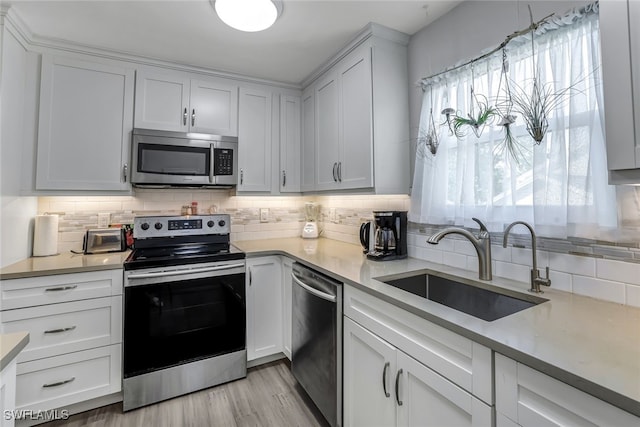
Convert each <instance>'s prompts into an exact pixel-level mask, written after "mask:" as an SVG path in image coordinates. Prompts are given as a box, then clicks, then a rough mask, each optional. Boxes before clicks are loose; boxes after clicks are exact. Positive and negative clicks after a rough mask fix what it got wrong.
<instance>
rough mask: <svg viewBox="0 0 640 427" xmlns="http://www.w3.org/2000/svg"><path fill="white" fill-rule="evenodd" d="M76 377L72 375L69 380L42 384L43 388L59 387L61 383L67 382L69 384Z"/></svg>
mask: <svg viewBox="0 0 640 427" xmlns="http://www.w3.org/2000/svg"><path fill="white" fill-rule="evenodd" d="M75 379H76V377H71V378H69V379H68V380H64V381H58V382H57V383H49V384H42V387H43V388H47V387H58V386H60V385H65V384H69V383H70V382H72V381H75Z"/></svg>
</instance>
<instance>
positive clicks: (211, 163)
mask: <svg viewBox="0 0 640 427" xmlns="http://www.w3.org/2000/svg"><path fill="white" fill-rule="evenodd" d="M209 147H210V150H211V157H210V160H209V184H213V178H214V177H213V172H214V169H215V164H216V158H215V153H216V150H215V148H216V147H215V144H214V143H213V142H212V143H211V145H210V146H209Z"/></svg>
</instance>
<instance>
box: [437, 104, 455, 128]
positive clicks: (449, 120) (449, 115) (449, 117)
mask: <svg viewBox="0 0 640 427" xmlns="http://www.w3.org/2000/svg"><path fill="white" fill-rule="evenodd" d="M440 114H442V115H443V116H444V117H445V119H444V122H443V123H442V124H443V125H445V124H446V125H447V127H448V128H449V135H453V134H454V131H453V118H454V117H455V114H456V110H454V109H453V108H451V107H447V108H445V109H444V110H442V112H441V113H440Z"/></svg>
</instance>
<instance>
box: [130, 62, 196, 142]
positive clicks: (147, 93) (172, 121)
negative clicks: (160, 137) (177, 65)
mask: <svg viewBox="0 0 640 427" xmlns="http://www.w3.org/2000/svg"><path fill="white" fill-rule="evenodd" d="M189 87H190V82H189V78H188V77H187V76H186V75H185V74H183V73H178V72H176V73H157V72H150V71H146V70H141V71H138V72H137V73H136V106H135V119H134V123H135V127H136V128H141V129H157V130H167V131H175V132H186V131H187V130H188V129H189V116H190V114H189Z"/></svg>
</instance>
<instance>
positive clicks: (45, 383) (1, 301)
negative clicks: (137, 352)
mask: <svg viewBox="0 0 640 427" xmlns="http://www.w3.org/2000/svg"><path fill="white" fill-rule="evenodd" d="M0 307H1V308H2V311H1V312H0V325H1V331H0V332H2V333H7V332H14V331H19V330H20V331H28V332H29V334H30V337H31V338H30V342H29V344H28V345H27V346H26V347H25V349H24V350H23V351H22V352H21V353H20V354H19V355H18V357H17V379H16V384H17V394H16V407H17V409H24V410H34V411H39V410H48V409H55V408H61V407H66V406H68V405H72V404H75V403H79V402H84V401H87V400H90V399H95V398H99V397H102V396H107V395H110V394H113V393H117V392H119V391H120V390H121V381H122V355H121V352H122V270H105V271H96V272H90V273H77V274H61V275H55V276H43V277H34V278H24V279H13V280H5V281H3V282H2V294H1V297H0Z"/></svg>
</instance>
